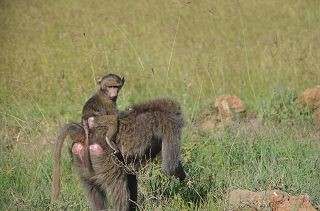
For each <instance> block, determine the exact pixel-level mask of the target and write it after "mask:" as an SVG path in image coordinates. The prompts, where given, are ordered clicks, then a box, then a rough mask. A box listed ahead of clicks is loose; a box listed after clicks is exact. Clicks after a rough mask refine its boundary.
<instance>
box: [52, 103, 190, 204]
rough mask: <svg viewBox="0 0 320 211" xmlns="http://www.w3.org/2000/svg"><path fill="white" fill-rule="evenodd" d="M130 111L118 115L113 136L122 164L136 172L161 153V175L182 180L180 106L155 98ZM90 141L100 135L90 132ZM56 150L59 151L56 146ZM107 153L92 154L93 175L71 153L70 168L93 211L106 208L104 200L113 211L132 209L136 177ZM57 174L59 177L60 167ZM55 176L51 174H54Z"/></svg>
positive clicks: (78, 131)
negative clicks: (123, 159)
mask: <svg viewBox="0 0 320 211" xmlns="http://www.w3.org/2000/svg"><path fill="white" fill-rule="evenodd" d="M132 108H133V109H132V111H129V112H128V111H127V112H123V113H122V112H121V113H120V114H119V130H118V133H117V135H116V143H117V145H118V146H119V147H120V148H121V151H122V153H123V157H124V158H125V165H131V166H133V167H134V170H135V171H139V170H140V169H141V168H143V167H144V166H145V164H146V163H147V162H148V161H149V160H150V159H152V158H154V157H155V156H156V155H157V154H159V152H162V168H163V171H164V173H165V174H166V175H168V176H171V175H174V176H176V177H178V178H179V179H180V180H184V179H185V177H186V175H185V172H184V170H183V167H182V164H181V162H180V138H181V132H182V127H183V125H184V120H183V115H182V112H181V108H180V105H179V104H178V103H176V102H175V101H173V100H170V99H158V100H154V101H150V102H148V103H144V104H140V105H135V106H133V107H132ZM103 121H104V116H100V117H97V123H98V124H99V122H103ZM78 126H79V125H78ZM79 127H80V128H78V129H74V132H76V133H78V134H81V135H82V137H83V138H84V137H85V134H84V131H83V130H82V129H81V128H82V127H81V126H79ZM70 134H71V133H70ZM59 137H61V138H63V139H64V138H65V136H59ZM63 139H58V141H59V142H58V143H57V145H62V144H61V143H62V142H63ZM90 139H92V140H96V141H98V140H100V139H103V136H101V135H100V134H98V133H95V132H93V133H92V136H91V137H90ZM105 147H106V145H104V146H103V145H102V148H105ZM56 150H61V148H60V147H57V148H56ZM110 150H111V149H110V148H107V149H106V150H104V151H103V153H102V154H100V155H94V154H92V155H91V162H92V167H93V170H94V172H90V171H89V170H88V169H87V168H85V167H84V164H83V162H82V161H81V160H80V159H79V157H78V156H76V155H74V154H73V163H74V164H73V165H74V167H75V170H76V172H77V175H78V178H79V180H80V182H81V183H82V186H83V188H84V191H85V192H86V196H87V199H88V201H89V203H90V205H91V207H92V209H93V210H104V209H107V201H106V199H107V198H108V199H109V201H110V205H111V207H112V208H113V209H115V210H135V208H136V206H135V202H136V200H137V180H136V176H135V175H134V174H131V173H128V172H127V171H126V168H125V167H124V166H121V165H118V163H117V162H115V161H116V160H115V157H114V156H112V153H110V152H109V151H110ZM56 162H57V160H56ZM56 168H57V165H56ZM58 173H59V174H60V168H59V172H58ZM58 173H57V172H56V170H55V171H54V175H57V174H58ZM54 178H55V180H54V182H53V184H54V186H53V189H55V188H57V185H58V184H57V181H58V182H59V181H60V180H58V179H57V177H56V176H55V177H54ZM59 185H60V184H59ZM55 186H56V187H55ZM53 193H54V195H53V197H52V198H53V199H54V200H55V199H56V198H57V191H53ZM54 200H53V201H54ZM130 201H131V202H130Z"/></svg>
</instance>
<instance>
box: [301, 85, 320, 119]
mask: <svg viewBox="0 0 320 211" xmlns="http://www.w3.org/2000/svg"><path fill="white" fill-rule="evenodd" d="M299 101H300V103H301V104H302V105H303V106H305V107H307V108H308V109H309V110H310V111H311V112H313V115H312V118H313V121H314V122H315V123H316V124H317V125H320V86H316V87H314V88H310V89H306V90H305V91H303V92H302V93H301V94H300V96H299Z"/></svg>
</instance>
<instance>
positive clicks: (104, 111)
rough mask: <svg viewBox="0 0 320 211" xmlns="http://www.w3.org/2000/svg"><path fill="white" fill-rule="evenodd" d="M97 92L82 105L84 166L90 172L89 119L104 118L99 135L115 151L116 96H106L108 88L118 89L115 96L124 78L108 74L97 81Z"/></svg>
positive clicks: (116, 124) (116, 125)
mask: <svg viewBox="0 0 320 211" xmlns="http://www.w3.org/2000/svg"><path fill="white" fill-rule="evenodd" d="M98 84H99V86H100V87H99V90H98V91H97V93H96V94H95V95H93V96H92V97H91V98H90V99H89V100H88V101H87V102H86V103H85V105H84V107H83V109H82V121H83V125H84V130H85V140H86V142H85V145H84V165H85V167H87V168H88V169H89V170H90V171H92V170H93V169H92V166H91V161H90V150H89V145H90V144H93V143H95V142H92V141H90V138H89V136H90V134H89V133H90V131H91V129H90V128H89V125H88V122H87V121H88V118H89V117H97V116H101V115H105V116H106V120H107V121H105V124H104V125H103V127H102V126H101V127H99V130H100V131H99V133H104V134H105V137H106V138H107V140H108V142H107V143H108V144H109V146H110V147H111V148H112V149H114V150H117V149H118V148H117V146H116V145H115V144H114V142H112V141H111V139H112V138H113V137H114V136H115V134H116V132H117V128H118V117H117V115H118V110H117V107H116V101H117V96H115V97H114V98H113V99H111V98H110V96H108V87H109V86H115V87H117V88H118V91H117V94H118V93H119V91H120V89H121V88H122V86H123V84H124V78H121V77H119V76H117V75H115V74H108V75H106V76H104V77H102V78H101V79H99V80H98ZM100 141H101V140H100Z"/></svg>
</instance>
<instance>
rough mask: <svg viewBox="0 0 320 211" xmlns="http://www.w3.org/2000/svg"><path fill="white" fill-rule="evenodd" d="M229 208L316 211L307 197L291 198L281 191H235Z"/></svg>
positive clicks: (231, 196) (230, 199)
mask: <svg viewBox="0 0 320 211" xmlns="http://www.w3.org/2000/svg"><path fill="white" fill-rule="evenodd" d="M227 207H228V209H230V210H266V209H272V210H273V211H291V210H297V211H316V209H315V208H314V207H313V206H312V204H311V203H310V201H309V199H308V197H307V196H291V195H289V194H288V193H286V192H282V191H279V190H272V191H261V192H252V191H248V190H240V189H237V190H233V191H231V192H230V193H229V196H228V205H227Z"/></svg>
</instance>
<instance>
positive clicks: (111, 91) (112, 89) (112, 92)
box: [106, 86, 120, 99]
mask: <svg viewBox="0 0 320 211" xmlns="http://www.w3.org/2000/svg"><path fill="white" fill-rule="evenodd" d="M119 91H120V89H119V87H118V86H108V87H107V89H106V94H107V95H108V96H109V98H110V99H113V98H115V97H117V96H118V93H119Z"/></svg>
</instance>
